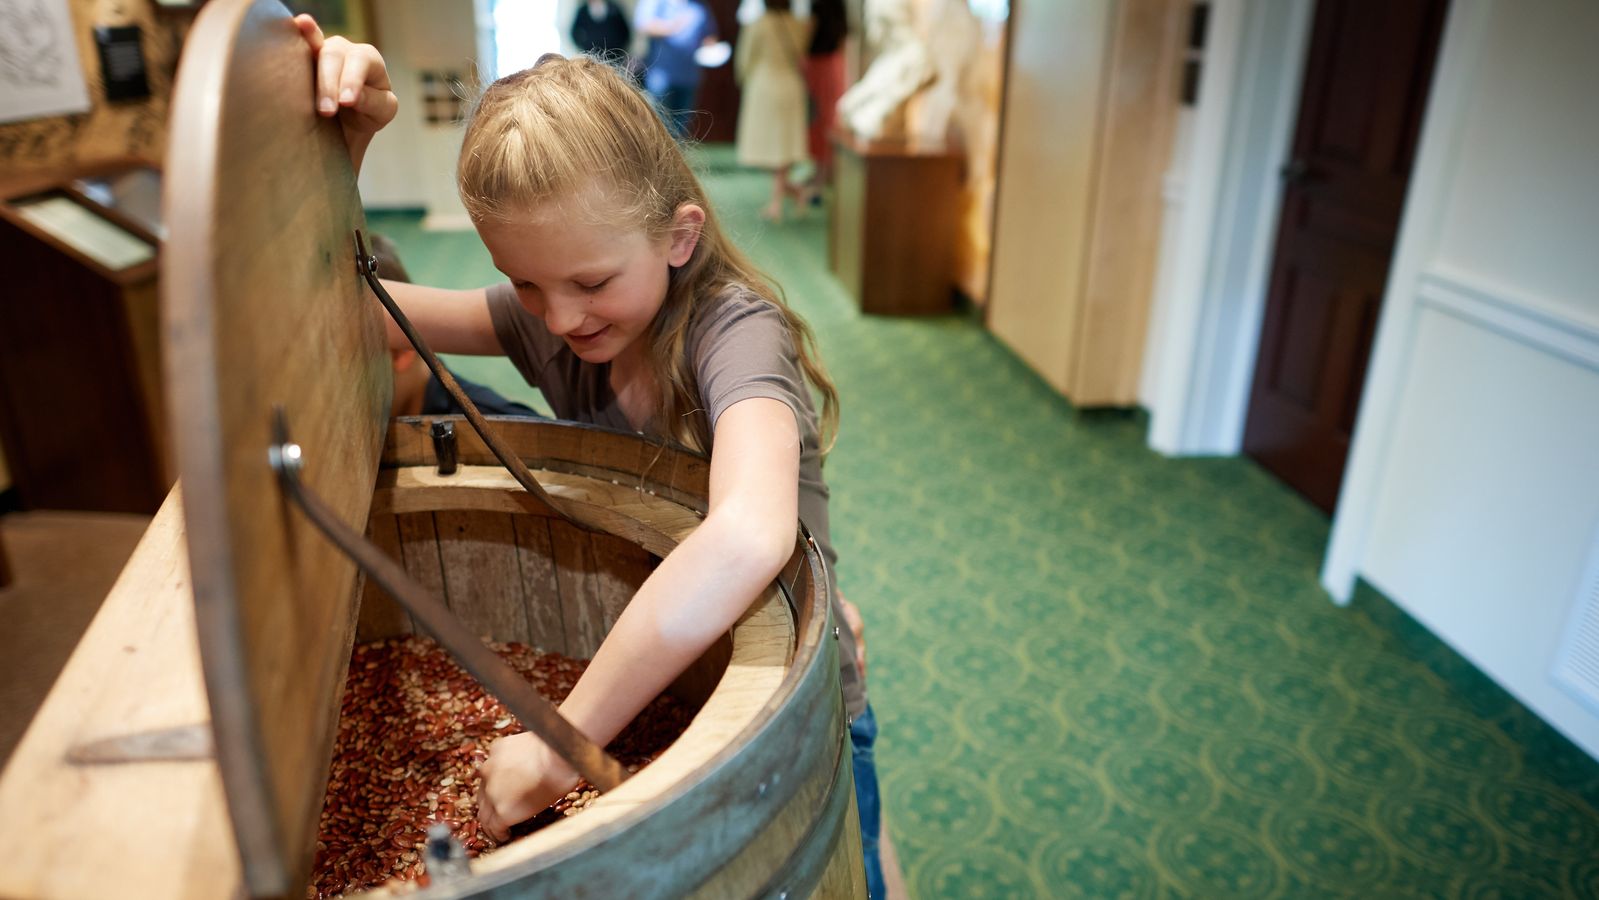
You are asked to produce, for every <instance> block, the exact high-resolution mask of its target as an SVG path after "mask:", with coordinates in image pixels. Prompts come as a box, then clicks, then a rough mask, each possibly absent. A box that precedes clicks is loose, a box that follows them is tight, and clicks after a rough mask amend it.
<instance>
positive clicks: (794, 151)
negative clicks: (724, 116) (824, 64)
mask: <svg viewBox="0 0 1599 900" xmlns="http://www.w3.org/2000/svg"><path fill="white" fill-rule="evenodd" d="M810 41H811V20H809V19H797V18H795V17H794V15H793V13H792V12H790V10H789V0H766V14H765V15H763V16H761V17H760V18H759V19H757V20H756V21H755V23H754V24H753V25H750V26H749V27H748V28H745V29H744V31H743V32H742V33H741V34H740V35H739V41H738V57H737V59H736V60H735V61H734V66H735V74H737V76H738V80H739V84H740V86H741V87H742V88H743V100H742V101H741V105H740V108H739V117H738V161H739V164H740V165H744V166H750V167H752V168H757V169H767V170H770V171H771V173H772V201H771V202H770V203H768V204H767V205H766V208H765V209H763V210H761V216H762V217H763V218H766V219H768V220H771V221H774V222H776V221H780V220H781V219H782V217H783V198H785V197H794V198H795V199H796V200H798V199H799V188H798V187H796V186H795V185H794V184H793V183H791V182H790V181H789V179H788V172H789V169H790V168H792V167H793V165H794V164H795V163H797V162H801V161H803V160H804V159H805V147H806V116H805V112H806V99H805V98H806V95H805V69H804V65H805V51H806V48H807V47H809V46H810Z"/></svg>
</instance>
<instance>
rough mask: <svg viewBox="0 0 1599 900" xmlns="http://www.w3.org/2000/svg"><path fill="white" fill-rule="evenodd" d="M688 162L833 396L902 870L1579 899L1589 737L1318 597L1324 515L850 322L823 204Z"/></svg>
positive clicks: (1213, 465) (1365, 616)
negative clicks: (772, 214) (801, 207)
mask: <svg viewBox="0 0 1599 900" xmlns="http://www.w3.org/2000/svg"><path fill="white" fill-rule="evenodd" d="M700 156H701V160H702V163H703V164H704V166H705V168H706V170H707V171H706V176H707V184H708V187H709V189H710V190H711V192H712V194H713V196H714V198H715V200H716V202H717V203H718V205H719V206H718V208H719V210H720V211H721V213H722V215H723V216H724V218H725V220H726V221H728V222H729V223H730V224H731V226H732V227H733V230H734V231H735V233H736V235H737V237H738V238H739V239H740V240H741V241H742V242H743V243H744V245H745V246H746V247H747V248H748V249H749V250H750V251H751V252H752V253H753V254H754V255H755V256H756V257H757V259H758V260H759V261H760V262H761V264H762V265H764V266H766V267H767V269H768V271H770V272H771V273H772V274H773V275H775V276H776V277H777V278H778V279H779V280H780V281H781V282H782V284H783V285H784V287H785V288H786V289H787V292H788V296H789V298H790V300H791V301H792V302H793V303H794V304H795V305H796V306H797V307H798V308H799V309H800V310H801V311H802V312H803V313H804V314H805V315H806V316H807V317H808V318H809V320H810V321H811V323H812V324H813V325H814V326H815V328H816V330H817V332H818V335H819V337H820V340H821V344H822V349H823V353H824V355H825V356H826V358H827V361H828V363H829V365H830V366H831V368H832V372H833V374H834V377H835V378H836V379H837V381H838V385H839V390H840V392H841V393H842V395H843V400H844V407H843V409H844V425H843V431H842V435H841V438H840V441H839V444H838V448H837V450H836V451H835V452H834V454H833V456H832V458H831V460H830V461H829V464H828V468H827V474H828V480H829V482H830V483H831V485H832V487H833V492H834V500H833V522H834V526H833V527H834V538H835V543H836V544H837V546H838V547H839V549H840V553H841V555H842V558H841V560H840V565H839V578H840V581H841V583H842V585H843V588H844V590H845V592H846V594H847V595H848V596H849V597H850V598H851V599H853V600H854V601H855V602H856V603H858V604H859V605H860V606H861V608H862V609H863V610H864V612H865V614H866V616H867V620H868V628H869V640H870V645H871V653H872V657H871V671H870V683H871V690H872V695H873V705H874V707H875V708H876V710H877V714H878V718H879V720H880V722H881V725H882V737H881V739H880V744H879V767H880V770H881V773H882V778H883V781H884V785H885V802H886V806H887V810H888V817H889V822H890V825H891V828H892V833H893V835H894V839H895V842H896V844H897V845H898V847H899V852H900V857H901V861H902V863H903V866H904V869H905V875H906V879H907V882H908V884H909V887H910V889H911V891H912V893H913V894H914V895H915V896H917V897H924V898H935V897H1106V898H1111V897H1114V898H1138V897H1224V898H1232V897H1295V898H1297V897H1318V896H1370V897H1471V898H1494V897H1499V898H1526V897H1599V764H1596V763H1595V762H1594V761H1593V760H1591V759H1589V758H1588V757H1587V756H1586V755H1584V754H1583V753H1582V752H1580V751H1578V750H1576V749H1575V748H1574V747H1572V745H1571V744H1569V743H1568V742H1567V741H1565V740H1564V739H1563V738H1561V737H1559V736H1558V735H1557V734H1556V733H1555V732H1553V731H1552V730H1551V729H1549V728H1548V727H1547V726H1545V725H1544V724H1543V723H1542V722H1541V721H1539V720H1538V719H1537V718H1535V717H1534V716H1532V715H1531V714H1530V713H1528V712H1527V711H1526V710H1525V709H1524V708H1522V707H1521V706H1520V705H1519V704H1517V703H1516V702H1515V701H1514V700H1513V699H1511V698H1510V697H1509V696H1508V695H1506V694H1505V693H1504V692H1503V691H1502V690H1500V689H1499V688H1497V687H1496V686H1494V685H1493V684H1492V683H1491V682H1490V681H1488V680H1487V679H1486V678H1484V677H1483V676H1481V675H1480V674H1478V673H1477V672H1476V671H1475V670H1474V669H1473V668H1472V667H1471V666H1470V665H1469V664H1468V663H1466V662H1465V661H1464V660H1462V659H1461V658H1460V657H1459V656H1458V655H1456V654H1454V653H1453V652H1452V651H1450V650H1449V649H1448V648H1447V647H1445V646H1443V645H1442V644H1441V643H1439V642H1438V641H1437V640H1435V639H1434V638H1432V637H1431V636H1430V635H1429V634H1428V633H1427V632H1425V631H1424V630H1423V629H1421V628H1420V627H1419V626H1417V625H1416V624H1415V623H1414V622H1412V621H1411V620H1409V619H1408V618H1407V617H1406V616H1404V614H1403V613H1401V612H1399V611H1398V610H1397V609H1396V608H1395V607H1393V606H1392V605H1391V604H1389V603H1388V601H1387V600H1385V599H1384V598H1382V597H1380V596H1378V595H1376V594H1375V593H1373V592H1370V591H1365V590H1363V591H1362V593H1361V594H1360V596H1359V597H1358V598H1357V600H1356V602H1355V604H1354V605H1353V606H1352V607H1350V608H1348V609H1340V608H1338V607H1335V606H1333V605H1332V604H1331V603H1330V602H1329V601H1328V599H1327V597H1326V596H1325V595H1324V594H1323V593H1322V592H1321V590H1320V588H1319V587H1318V586H1317V583H1316V572H1317V567H1318V565H1319V564H1320V561H1321V554H1322V550H1323V547H1324V545H1325V544H1326V541H1327V533H1328V525H1327V520H1326V518H1325V517H1324V516H1322V515H1321V514H1320V513H1319V512H1318V511H1316V510H1315V509H1313V508H1312V507H1310V506H1309V505H1308V504H1306V503H1304V502H1303V501H1301V500H1300V499H1299V498H1298V497H1297V496H1296V495H1295V494H1293V493H1291V492H1290V491H1288V490H1287V489H1285V488H1283V487H1282V486H1280V485H1279V484H1278V483H1277V482H1275V481H1274V480H1273V479H1272V478H1271V477H1269V476H1267V475H1266V474H1265V473H1264V472H1263V471H1262V470H1260V469H1259V468H1257V467H1256V466H1254V465H1253V464H1251V463H1249V462H1247V461H1244V460H1241V459H1204V460H1168V459H1163V458H1161V457H1159V456H1157V455H1155V454H1154V453H1152V452H1150V451H1149V450H1148V449H1146V448H1145V447H1144V445H1143V434H1144V423H1143V421H1142V420H1141V419H1140V418H1139V417H1137V416H1132V415H1123V414H1116V413H1112V414H1103V413H1078V412H1076V411H1074V410H1073V409H1072V408H1071V407H1070V406H1069V405H1068V404H1066V403H1065V402H1064V401H1062V400H1061V399H1060V398H1059V397H1058V396H1057V395H1055V394H1053V393H1052V392H1051V391H1050V390H1049V389H1048V388H1046V387H1045V386H1044V385H1043V383H1042V382H1040V381H1039V380H1038V379H1036V378H1035V377H1034V376H1033V375H1032V374H1031V373H1030V372H1029V371H1028V370H1027V369H1026V368H1024V367H1023V366H1022V365H1021V364H1020V363H1019V362H1017V361H1016V359H1015V358H1014V357H1012V356H1011V354H1010V353H1009V352H1008V351H1006V350H1005V349H1004V348H1003V347H1002V346H1001V345H999V344H998V343H997V342H996V341H995V340H993V339H992V338H991V337H990V336H989V335H988V334H987V333H986V332H984V331H983V330H982V329H981V327H979V326H978V325H977V324H976V323H975V322H973V321H971V320H970V319H969V318H967V317H963V316H950V317H946V318H938V319H922V320H895V319H882V318H865V317H862V316H861V315H860V314H858V313H857V312H856V311H855V310H854V308H853V306H852V305H851V303H850V301H849V299H848V298H847V297H846V296H845V295H844V293H843V292H842V290H841V289H840V287H839V286H838V285H837V284H836V283H835V282H834V281H833V280H832V279H831V278H830V277H829V275H828V274H827V265H826V234H825V217H824V216H822V215H821V214H819V213H816V214H813V216H812V218H811V219H810V220H809V221H805V222H801V223H797V224H790V225H784V226H767V225H762V224H760V223H759V222H758V221H757V219H756V216H755V211H756V210H757V209H758V208H759V206H760V204H761V203H762V202H763V201H764V199H765V197H766V191H767V182H766V180H765V178H764V177H763V176H761V175H760V174H758V173H750V172H740V171H738V170H736V169H733V168H732V166H731V162H730V154H729V153H727V151H726V150H725V149H723V148H705V149H703V150H702V151H701V152H700ZM372 225H373V227H374V228H376V229H377V230H380V231H385V232H387V233H389V234H390V235H391V236H393V237H394V238H395V240H396V241H397V242H398V243H399V245H400V247H401V250H402V252H403V253H404V259H405V261H406V263H407V265H408V266H409V267H410V268H411V271H412V274H413V275H414V276H415V277H416V278H417V279H418V280H419V281H426V282H430V283H435V284H441V285H451V286H467V285H477V284H483V283H487V281H488V280H490V279H492V278H493V276H494V272H493V270H492V267H490V266H489V264H488V261H487V254H486V253H485V252H484V251H483V250H482V249H481V246H480V245H478V243H477V241H476V238H475V236H473V235H472V234H470V233H467V234H449V235H438V234H424V233H422V232H421V231H420V230H419V229H418V227H417V218H416V217H415V216H400V215H394V214H384V215H374V216H373V217H372ZM452 364H454V365H456V366H458V367H459V368H460V369H461V370H462V371H463V372H464V373H466V374H467V375H468V376H469V377H473V378H476V379H478V380H482V381H486V382H489V383H491V384H493V385H495V386H497V387H499V388H501V389H502V390H505V391H506V392H507V393H520V394H522V395H524V396H525V395H526V393H527V391H526V390H525V389H524V388H523V387H522V386H521V382H520V379H519V377H518V376H517V375H516V374H515V372H514V371H513V370H512V369H511V368H510V366H509V364H507V363H504V362H503V361H498V360H460V359H457V360H452Z"/></svg>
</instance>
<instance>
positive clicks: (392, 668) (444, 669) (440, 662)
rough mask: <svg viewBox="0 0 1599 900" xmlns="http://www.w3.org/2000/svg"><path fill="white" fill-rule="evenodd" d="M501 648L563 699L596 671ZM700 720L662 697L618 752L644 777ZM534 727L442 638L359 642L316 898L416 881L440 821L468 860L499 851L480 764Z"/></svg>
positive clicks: (325, 808) (325, 811)
mask: <svg viewBox="0 0 1599 900" xmlns="http://www.w3.org/2000/svg"><path fill="white" fill-rule="evenodd" d="M490 646H492V647H493V648H494V649H495V651H496V652H498V653H499V654H500V655H501V656H502V657H504V658H505V660H506V662H508V663H510V664H511V667H512V668H514V669H516V670H517V671H518V672H520V673H521V674H522V675H523V676H524V677H525V678H527V679H528V681H530V682H532V683H533V685H534V687H536V688H537V689H538V691H539V693H540V694H543V695H544V696H545V697H547V698H549V699H550V700H552V701H554V702H557V703H559V702H560V701H561V700H562V699H564V698H565V697H566V695H567V693H568V692H570V691H571V690H572V685H573V684H575V683H576V682H577V678H578V676H579V675H581V674H582V673H583V667H584V666H585V665H587V662H586V661H584V660H577V659H571V658H569V657H565V656H561V655H560V654H557V653H542V652H540V651H538V650H535V649H533V648H532V647H529V646H527V645H525V644H498V643H497V644H491V645H490ZM692 716H693V711H692V710H690V709H689V708H688V707H687V706H686V705H685V704H683V703H680V702H678V701H676V700H674V699H672V698H671V697H667V696H662V697H659V698H657V699H656V700H655V702H654V703H652V704H650V706H649V707H648V708H646V709H645V711H644V712H643V713H642V714H640V716H639V717H638V718H637V719H636V720H634V722H633V724H632V725H631V726H629V727H628V729H627V730H626V731H624V732H622V734H621V736H619V737H618V738H617V739H616V740H615V741H614V742H612V743H611V745H610V747H609V748H608V749H609V750H610V751H611V753H612V754H614V755H615V756H616V757H617V759H618V760H620V761H621V762H622V763H623V764H624V765H626V766H627V767H628V769H629V770H630V771H636V770H637V769H638V768H639V767H641V766H643V765H644V764H645V763H647V762H649V761H650V760H651V759H653V758H654V757H655V756H656V755H658V754H659V753H660V752H661V751H662V750H664V749H666V747H667V746H669V745H670V744H671V743H672V741H674V740H676V739H677V737H678V735H680V734H682V733H683V729H684V728H686V727H688V722H689V719H690V718H692ZM522 730H523V729H522V727H521V725H520V724H519V723H518V722H516V721H515V720H514V719H512V718H511V716H510V714H509V713H507V712H506V711H505V708H504V707H503V706H501V705H500V703H499V702H498V701H497V700H495V699H493V698H492V697H489V696H487V695H486V694H485V693H484V692H483V688H482V686H481V685H479V684H478V683H477V681H476V680H474V679H473V678H472V677H471V676H470V675H468V674H467V673H466V672H465V671H464V670H462V669H461V668H460V667H459V666H457V665H456V664H455V662H454V661H453V660H451V659H450V657H449V654H448V653H446V652H445V651H444V649H443V648H441V647H439V646H438V645H437V644H435V643H434V642H433V641H431V640H429V639H427V638H420V637H408V638H399V639H395V640H389V641H380V642H377V643H372V644H362V645H359V646H357V647H356V648H355V652H354V654H353V655H352V656H351V658H350V674H349V677H348V679H347V681H346V683H345V688H344V700H343V702H342V704H341V707H340V711H339V732H338V737H337V738H336V739H335V742H334V748H333V766H332V769H331V770H330V771H329V774H328V791H327V796H326V798H325V799H324V800H323V805H322V821H321V825H320V827H319V829H318V836H317V844H316V850H317V853H316V863H315V868H314V870H313V872H312V883H311V886H310V887H309V888H308V889H307V891H306V896H307V897H315V898H321V897H337V896H339V895H341V894H345V893H349V892H352V891H357V890H364V889H368V888H373V887H377V886H378V885H381V884H384V883H386V882H389V881H390V880H393V879H398V880H401V881H415V880H416V879H417V878H418V877H419V876H420V875H421V874H422V870H423V866H422V855H423V845H424V843H425V840H426V835H427V828H428V825H430V824H432V823H433V822H445V823H447V824H449V826H450V829H451V831H452V832H453V833H454V834H455V836H456V838H457V839H458V840H460V841H461V843H462V844H463V845H464V846H465V847H466V852H467V855H468V856H477V855H479V854H482V853H485V852H487V851H488V850H490V849H492V847H493V842H492V841H491V840H490V839H489V837H488V836H487V835H486V834H482V833H480V832H479V831H478V824H477V791H478V788H479V786H480V785H481V780H480V779H479V778H478V776H477V767H478V764H479V763H481V762H483V760H485V759H487V758H488V750H489V745H490V744H492V743H493V742H494V740H495V739H496V738H500V737H504V736H506V735H511V734H516V733H518V732H520V731H522ZM597 796H598V792H597V791H595V790H594V789H593V786H592V785H590V784H588V783H587V782H583V783H582V784H580V785H578V788H577V790H575V791H573V792H572V793H570V794H568V795H566V796H565V797H563V798H562V799H561V800H560V801H558V802H557V803H556V804H555V806H554V807H552V808H551V809H550V810H546V811H545V812H544V813H542V814H540V815H539V816H538V817H537V818H535V819H534V820H533V822H532V823H531V826H532V828H531V829H529V830H536V829H537V828H538V827H542V826H543V825H546V824H549V823H552V822H555V821H558V820H559V819H560V818H561V817H562V816H563V815H572V814H573V813H575V812H577V811H579V810H581V809H582V808H583V807H585V806H587V805H588V804H589V803H590V802H591V801H593V800H594V799H595V798H596V797H597ZM517 833H518V834H520V833H523V830H522V829H518V831H517Z"/></svg>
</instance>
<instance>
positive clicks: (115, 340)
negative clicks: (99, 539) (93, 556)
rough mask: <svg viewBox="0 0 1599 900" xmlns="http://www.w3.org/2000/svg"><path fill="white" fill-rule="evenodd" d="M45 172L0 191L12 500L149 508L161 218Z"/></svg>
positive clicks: (2, 367) (1, 355)
mask: <svg viewBox="0 0 1599 900" xmlns="http://www.w3.org/2000/svg"><path fill="white" fill-rule="evenodd" d="M139 171H144V172H147V173H150V174H151V175H152V177H153V172H151V170H148V169H143V170H141V169H140V168H139V167H137V166H127V167H113V168H112V169H110V170H109V171H107V170H104V169H102V170H99V171H88V170H72V171H61V172H58V173H53V174H52V175H51V176H49V177H47V178H41V179H39V180H38V181H36V182H35V183H34V184H32V185H28V186H26V187H13V188H12V190H11V191H9V192H7V193H6V194H5V195H4V199H3V200H0V279H3V282H4V285H5V289H4V290H3V291H0V445H3V447H4V453H5V459H6V464H7V467H8V468H9V469H10V472H11V478H12V480H13V482H14V486H15V489H16V491H17V496H18V500H19V502H20V504H21V505H22V506H23V507H25V508H32V509H78V510H105V511H111V512H136V513H147V514H148V513H153V512H155V510H156V509H157V508H158V507H159V506H160V505H161V501H162V499H163V498H164V497H165V496H166V493H167V490H168V489H169V488H170V487H171V486H172V475H171V467H170V463H169V457H168V454H167V448H166V446H165V444H166V441H165V427H164V424H163V423H164V421H165V416H164V410H163V403H162V399H161V390H160V384H161V355H160V348H159V339H158V334H159V325H158V309H157V306H158V304H157V274H156V273H157V265H158V254H159V247H160V238H159V236H158V235H157V234H156V233H155V230H154V229H155V228H158V227H159V226H158V225H153V223H150V222H149V221H148V218H144V219H142V220H141V217H139V216H137V215H135V214H132V213H130V212H129V211H128V210H125V209H123V208H121V207H120V206H119V204H118V203H117V202H116V199H115V197H114V196H113V195H112V194H110V193H107V192H102V191H99V190H96V187H97V186H98V185H102V184H104V183H105V181H104V180H103V179H102V178H99V177H96V178H95V179H93V180H92V181H85V180H84V176H86V175H93V176H115V175H117V174H118V173H124V174H126V173H137V172H139Z"/></svg>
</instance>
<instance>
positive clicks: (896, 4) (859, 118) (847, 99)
mask: <svg viewBox="0 0 1599 900" xmlns="http://www.w3.org/2000/svg"><path fill="white" fill-rule="evenodd" d="M866 41H867V43H868V45H870V46H873V47H875V48H876V49H877V56H876V57H875V58H874V59H873V60H872V64H871V65H870V66H869V67H867V69H866V73H865V74H864V75H862V76H861V80H860V81H857V82H856V83H855V84H854V86H852V87H851V88H850V89H849V90H847V91H845V92H844V96H843V97H841V98H840V99H839V101H838V116H839V118H840V119H842V120H843V121H844V122H845V123H846V124H847V125H848V126H849V128H850V130H851V131H853V132H854V133H855V134H856V136H858V137H861V138H864V139H866V140H875V139H877V138H882V137H888V136H891V135H889V134H887V126H888V124H889V119H890V118H891V117H893V116H894V115H895V114H896V113H898V112H900V111H902V110H903V109H904V108H905V104H906V103H907V102H909V100H910V99H911V97H913V96H915V94H916V92H917V91H919V90H921V89H922V87H923V86H925V85H926V84H927V83H928V82H929V81H931V80H932V78H933V76H934V74H935V69H934V67H933V60H932V57H931V55H930V54H929V53H928V49H927V44H926V42H924V41H923V40H922V37H921V35H920V34H918V33H917V30H916V3H915V0H867V3H866Z"/></svg>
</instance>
